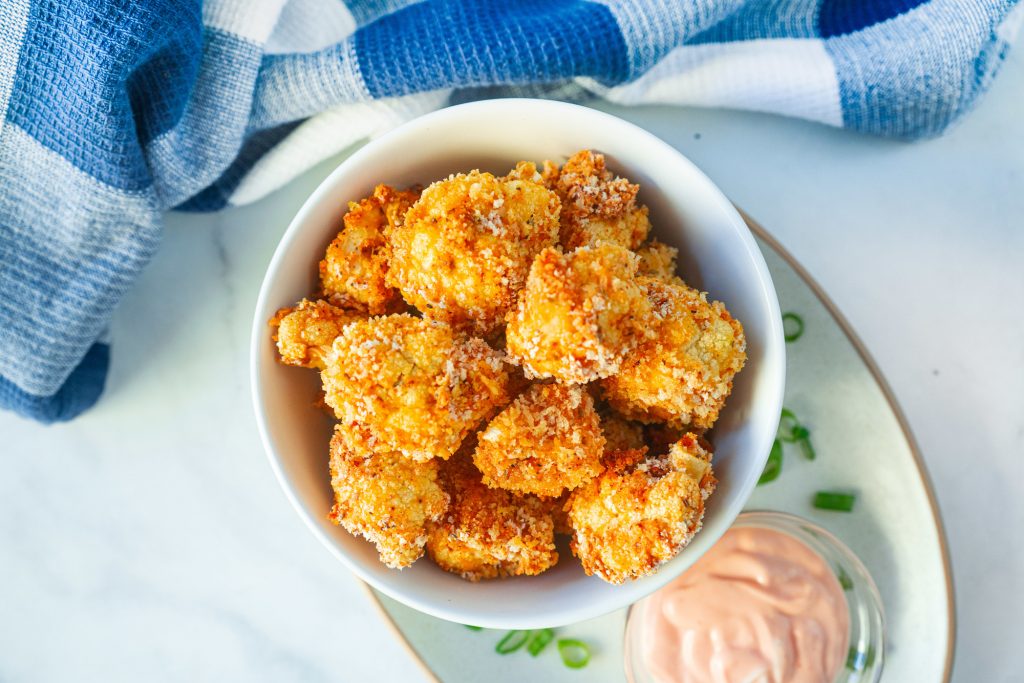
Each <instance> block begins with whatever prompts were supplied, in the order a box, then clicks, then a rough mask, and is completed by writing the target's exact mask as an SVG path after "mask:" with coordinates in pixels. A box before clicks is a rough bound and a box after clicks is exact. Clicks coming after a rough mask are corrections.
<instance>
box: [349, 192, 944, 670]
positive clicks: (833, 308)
mask: <svg viewBox="0 0 1024 683" xmlns="http://www.w3.org/2000/svg"><path fill="white" fill-rule="evenodd" d="M733 206H735V208H736V211H737V212H738V213H739V214H740V216H741V217H742V218H743V221H744V222H745V223H746V224H747V227H748V228H750V231H751V232H752V233H754V236H755V237H757V238H758V239H760V240H763V241H764V242H765V243H766V244H767V245H768V246H769V247H771V248H772V250H773V251H775V253H776V254H778V255H779V257H781V258H782V260H783V261H785V262H786V264H787V265H788V266H789V267H790V268H792V269H793V271H794V272H795V273H796V274H797V275H798V276H799V277H800V279H801V280H803V282H804V284H806V285H807V287H808V288H809V289H810V290H811V291H812V292H813V293H814V295H815V296H816V297H817V298H818V300H819V301H820V302H821V303H822V305H824V306H825V309H826V310H827V311H828V312H829V315H831V316H832V319H833V320H835V321H836V323H837V324H838V325H839V329H841V330H842V331H843V334H844V335H846V338H847V339H849V340H850V343H851V344H852V345H853V348H854V349H855V350H856V351H857V355H858V356H860V359H861V360H862V361H863V362H864V365H865V366H866V367H867V369H868V371H869V372H870V373H871V376H872V377H873V378H874V380H875V383H876V384H877V385H878V388H879V389H881V391H882V395H883V396H884V397H885V401H886V403H888V404H889V409H890V410H891V411H892V413H893V415H894V416H895V417H896V422H897V423H898V424H899V426H900V431H902V432H903V438H904V439H906V441H907V446H908V447H909V448H910V453H911V455H912V456H913V458H914V465H915V467H917V473H918V476H920V477H921V483H922V484H923V486H924V490H925V494H926V497H927V499H928V507H929V510H930V512H931V515H932V521H933V522H934V524H935V529H936V531H938V537H939V551H940V554H941V555H942V573H943V577H944V578H945V584H946V613H947V615H948V616H947V621H946V630H947V632H948V634H949V637H948V639H947V643H946V656H945V663H944V665H943V672H942V683H949V681H950V678H951V677H952V675H953V660H954V652H955V650H956V629H957V619H956V596H955V593H956V591H955V586H954V583H953V571H952V563H951V559H950V554H949V540H948V538H947V536H946V525H945V523H944V522H943V520H942V511H941V510H940V508H939V502H938V498H937V497H936V495H935V488H934V485H933V484H932V479H931V475H930V474H929V472H928V466H927V464H926V463H925V461H924V457H923V456H922V454H921V448H920V446H919V445H918V443H917V439H916V438H915V437H914V432H913V431H912V430H911V428H910V423H909V422H908V420H907V417H906V415H905V414H904V412H903V409H902V408H901V407H900V404H899V402H898V401H897V400H896V395H895V394H894V393H893V390H892V387H890V386H889V382H888V381H887V380H886V379H885V376H884V375H883V374H882V371H881V369H880V368H879V367H878V364H877V363H876V362H875V359H874V357H873V356H872V355H871V353H870V352H869V351H868V348H867V346H865V345H864V342H863V341H861V338H860V337H859V336H858V335H857V333H856V332H855V331H854V329H853V326H852V325H851V324H850V321H849V320H847V318H846V316H845V315H843V313H842V311H841V310H840V309H839V306H838V305H836V303H835V301H833V300H832V298H831V297H830V296H829V295H828V294H827V293H826V292H825V289H824V288H823V287H822V286H821V285H820V284H819V283H818V281H817V280H816V279H815V278H814V277H813V276H812V275H811V274H810V272H808V270H807V269H806V268H804V266H803V265H802V264H801V263H800V262H799V261H798V260H797V259H796V257H795V256H793V254H792V253H790V251H789V250H788V249H786V248H785V247H784V246H783V245H782V243H781V242H780V241H779V240H778V239H776V238H775V236H773V235H772V234H771V233H769V232H768V230H767V229H765V227H764V226H763V225H761V224H760V223H758V222H757V221H756V220H754V219H753V218H752V217H751V216H750V214H748V213H747V212H746V211H744V210H743V209H741V208H740V207H739V206H736V205H735V204H733ZM359 583H360V584H361V585H362V587H363V590H364V591H366V594H367V595H368V596H369V598H370V602H371V603H372V604H373V605H374V607H375V608H376V609H377V612H378V613H379V615H380V616H381V618H382V619H383V621H384V623H385V625H386V626H387V627H388V628H389V629H390V630H391V631H392V633H393V634H394V635H395V637H396V638H397V640H398V641H399V643H400V644H401V645H402V646H403V647H404V649H405V650H406V653H407V654H408V655H409V656H410V657H411V658H412V659H413V660H414V661H415V662H416V663H417V664H418V665H419V667H420V669H421V670H422V672H423V673H424V674H425V675H426V676H427V679H428V680H429V681H431V682H432V683H440V678H438V676H437V674H436V673H435V672H434V670H433V669H431V668H430V665H428V664H427V662H426V660H425V659H424V658H423V656H422V655H420V653H419V651H418V650H417V649H416V647H415V646H414V645H413V644H412V643H411V642H409V639H408V638H406V636H405V633H404V632H403V631H402V629H401V628H399V626H398V624H397V623H396V622H395V620H394V618H393V617H392V616H391V613H390V612H388V611H387V609H386V608H385V607H384V604H383V603H382V602H381V601H380V596H378V595H377V593H376V591H374V590H373V588H372V587H371V586H370V585H369V584H368V583H366V582H365V581H363V580H362V579H359Z"/></svg>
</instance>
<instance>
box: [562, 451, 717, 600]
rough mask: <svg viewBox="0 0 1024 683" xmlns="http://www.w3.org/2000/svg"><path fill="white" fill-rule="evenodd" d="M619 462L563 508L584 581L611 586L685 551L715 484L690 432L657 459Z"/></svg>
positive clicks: (707, 458)
mask: <svg viewBox="0 0 1024 683" xmlns="http://www.w3.org/2000/svg"><path fill="white" fill-rule="evenodd" d="M617 457H618V460H619V462H618V464H617V466H616V465H613V464H610V465H609V468H608V469H607V470H606V471H605V472H604V473H603V474H601V475H600V476H599V477H597V478H596V479H593V480H591V481H590V482H588V483H586V484H584V485H583V486H581V487H580V488H578V489H576V490H575V491H573V492H572V494H571V495H570V496H569V502H568V504H567V507H568V510H569V523H570V525H571V526H572V528H573V536H572V541H571V543H570V546H571V548H572V551H573V553H574V554H575V555H576V556H577V557H579V558H580V561H581V562H582V564H583V570H584V571H585V572H586V573H587V574H588V575H593V574H596V575H597V576H600V577H601V578H602V579H604V580H605V581H607V582H609V583H613V584H619V583H623V582H624V581H626V580H627V579H636V578H639V577H641V576H646V575H648V574H651V573H653V572H654V571H655V570H656V569H657V568H658V566H659V565H661V564H662V563H664V562H667V561H668V560H670V559H672V558H673V557H675V556H676V555H677V554H678V553H679V551H680V550H682V549H683V548H684V547H686V545H687V544H688V543H689V542H690V540H691V539H692V538H693V536H694V534H696V533H697V531H699V530H700V526H701V521H702V519H703V516H704V501H705V500H706V499H707V497H708V496H709V495H711V492H712V491H713V490H714V488H715V483H716V482H715V478H714V474H713V473H712V471H711V453H710V452H709V451H708V450H707V448H706V442H705V443H701V442H699V441H698V439H697V437H695V436H694V435H692V434H687V435H684V436H683V438H682V439H680V440H679V442H677V443H676V444H674V445H673V446H672V448H671V450H670V451H669V453H668V454H667V455H664V456H661V457H646V458H645V457H643V450H640V451H624V452H622V453H620V454H617ZM641 458H642V459H641Z"/></svg>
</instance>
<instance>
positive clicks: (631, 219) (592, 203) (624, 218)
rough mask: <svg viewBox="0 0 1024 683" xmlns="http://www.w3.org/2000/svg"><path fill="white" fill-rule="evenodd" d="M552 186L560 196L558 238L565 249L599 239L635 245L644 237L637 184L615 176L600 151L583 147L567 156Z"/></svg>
mask: <svg viewBox="0 0 1024 683" xmlns="http://www.w3.org/2000/svg"><path fill="white" fill-rule="evenodd" d="M555 187H556V191H557V192H558V196H559V198H560V199H561V200H562V212H561V217H560V226H561V227H560V235H559V241H560V242H561V244H562V247H564V248H565V249H567V250H568V249H575V248H576V247H582V246H585V245H588V244H596V243H597V242H599V241H604V242H613V243H615V244H618V245H620V246H623V247H625V248H627V249H636V248H637V247H639V246H640V244H641V243H642V242H643V241H644V240H645V239H646V238H647V233H648V232H650V230H651V222H650V220H649V219H648V217H647V207H646V206H643V205H637V203H636V194H637V192H638V191H639V189H640V186H639V185H634V184H633V183H631V182H629V181H628V180H626V179H625V178H617V177H615V176H614V175H613V174H612V172H611V171H609V170H608V169H607V168H605V160H604V155H603V154H595V153H594V152H592V151H590V150H583V151H580V152H577V153H576V154H574V155H573V156H571V157H570V158H569V160H568V161H566V162H565V163H564V164H563V165H562V168H561V170H560V171H559V175H558V181H557V183H556V185H555Z"/></svg>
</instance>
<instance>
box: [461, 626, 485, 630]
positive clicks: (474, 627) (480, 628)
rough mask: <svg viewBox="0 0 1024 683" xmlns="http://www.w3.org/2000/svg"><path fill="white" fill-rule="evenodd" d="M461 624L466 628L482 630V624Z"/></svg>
mask: <svg viewBox="0 0 1024 683" xmlns="http://www.w3.org/2000/svg"><path fill="white" fill-rule="evenodd" d="M463 626H465V627H466V628H468V629H469V630H470V631H483V630H484V627H483V626H470V625H469V624H463Z"/></svg>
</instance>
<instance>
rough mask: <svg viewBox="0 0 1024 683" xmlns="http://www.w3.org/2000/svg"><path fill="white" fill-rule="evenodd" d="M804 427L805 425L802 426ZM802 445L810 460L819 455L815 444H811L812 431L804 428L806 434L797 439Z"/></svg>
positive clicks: (805, 455)
mask: <svg viewBox="0 0 1024 683" xmlns="http://www.w3.org/2000/svg"><path fill="white" fill-rule="evenodd" d="M801 429H803V427H801ZM796 442H797V444H799V446H800V450H801V451H803V454H804V457H805V458H807V459H808V460H814V459H815V458H816V457H818V454H817V453H815V452H814V446H812V445H811V439H810V432H808V431H807V430H806V429H804V436H802V437H800V438H799V439H797V440H796Z"/></svg>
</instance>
